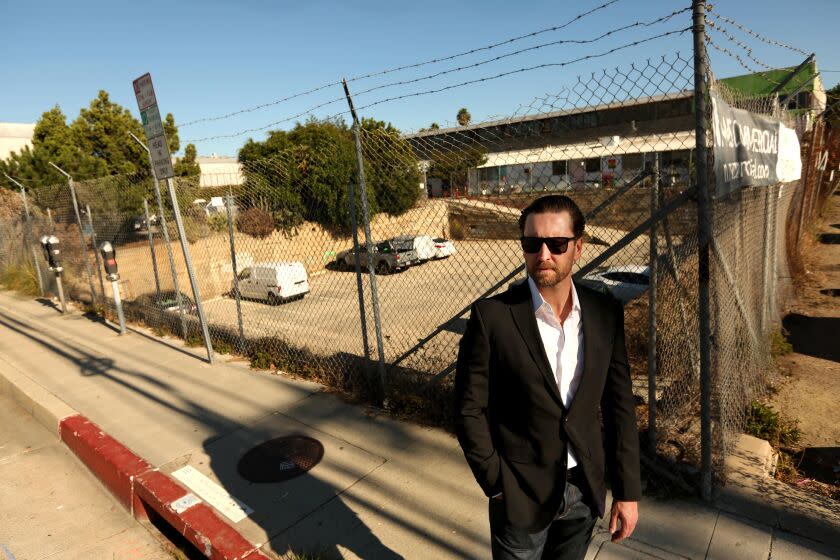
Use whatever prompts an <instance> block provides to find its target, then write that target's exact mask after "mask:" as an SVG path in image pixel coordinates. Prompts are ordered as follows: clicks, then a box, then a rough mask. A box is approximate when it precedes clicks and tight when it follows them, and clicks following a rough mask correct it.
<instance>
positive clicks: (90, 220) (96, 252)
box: [85, 204, 105, 302]
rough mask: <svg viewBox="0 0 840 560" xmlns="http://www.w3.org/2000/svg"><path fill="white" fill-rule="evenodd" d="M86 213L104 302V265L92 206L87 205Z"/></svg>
mask: <svg viewBox="0 0 840 560" xmlns="http://www.w3.org/2000/svg"><path fill="white" fill-rule="evenodd" d="M85 211H86V212H87V218H88V225H89V226H90V239H91V241H92V243H93V257H94V258H95V259H96V272H97V273H98V274H99V289H100V291H101V293H102V301H103V302H104V301H105V282H104V281H103V280H102V263H101V262H99V250H98V249H97V247H99V245H98V244H97V242H96V230H95V229H93V215H92V214H91V213H90V205H89V204H85Z"/></svg>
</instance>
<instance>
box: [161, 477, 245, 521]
mask: <svg viewBox="0 0 840 560" xmlns="http://www.w3.org/2000/svg"><path fill="white" fill-rule="evenodd" d="M172 476H173V477H175V478H177V479H178V480H180V481H181V482H183V483H184V484H185V485H186V486H187V487H188V488H189V489H190V490H192V491H193V492H195V493H196V494H198V495H199V496H201V498H202V499H203V500H204V501H205V502H207V503H208V504H210V505H211V506H213V507H214V508H216V509H217V510H219V512H221V513H222V514H223V515H224V516H225V517H227V518H228V519H230V520H231V521H233V522H234V523H239V522H240V521H242V520H243V519H245V518H246V517H248V516H249V515H251V514H252V513H254V510H253V509H251V508H250V507H248V506H247V505H246V504H245V503H243V502H241V501H240V500H238V499H236V498H235V497H234V496H232V495H231V494H230V493H228V491H227V490H225V489H224V488H222V487H221V486H220V485H218V484H216V483H215V482H213V481H212V480H210V479H209V478H207V477H206V476H205V475H203V474H201V473H200V472H198V471H197V470H195V469H194V468H193V467H191V466H190V465H187V466H186V467H183V468H181V469H178V470H177V471H175V472H173V473H172Z"/></svg>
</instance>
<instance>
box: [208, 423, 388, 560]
mask: <svg viewBox="0 0 840 560" xmlns="http://www.w3.org/2000/svg"><path fill="white" fill-rule="evenodd" d="M281 434H282V435H281ZM278 435H281V437H283V436H285V435H287V434H286V433H284V432H283V430H282V428H281V430H280V431H279V432H278V431H273V430H268V429H252V428H244V429H243V430H240V431H239V432H236V433H234V434H230V435H229V436H227V437H224V438H222V439H216V438H211V439H208V440H206V441H205V442H204V451H205V453H206V454H207V457H209V465H208V467H209V468H210V470H211V471H212V472H213V474H214V475H215V477H216V479H217V480H218V482H219V483H220V484H221V485H222V487H224V488H225V490H227V491H228V492H230V494H232V495H233V496H236V498H237V499H240V500H241V501H242V502H244V503H245V504H247V506H249V507H250V508H252V509H253V510H254V512H253V513H252V514H250V515H249V521H250V522H252V523H254V524H256V525H257V526H258V527H259V528H260V530H261V531H262V532H263V533H264V535H265V537H264V539H265V540H268V543H267V544H266V545H265V546H264V547H263V551H264V552H265V549H266V548H269V549H270V550H271V551H272V552H275V553H276V554H278V555H279V556H281V557H283V558H286V557H287V555H289V553H293V554H295V555H297V556H300V557H302V558H318V559H319V560H320V559H323V560H340V559H341V558H343V557H344V555H345V553H344V552H343V551H351V552H352V553H353V554H355V555H356V556H357V557H359V558H376V559H377V560H379V559H381V560H401V559H402V558H403V556H401V555H399V554H397V553H396V552H394V551H393V550H391V549H390V548H388V547H387V546H385V545H384V544H383V543H382V541H381V540H380V539H379V538H378V537H377V536H376V535H375V534H374V533H373V532H372V531H371V530H370V528H369V527H368V526H367V525H366V524H365V522H364V521H362V519H361V518H360V517H359V515H358V514H357V513H356V512H355V511H354V510H353V509H351V508H350V507H349V506H348V505H347V503H345V500H344V499H343V497H342V493H343V492H344V490H346V488H339V487H336V486H335V485H333V484H330V483H328V482H326V481H324V480H323V479H322V478H321V477H322V476H324V475H325V471H324V469H326V470H327V471H335V470H336V469H337V465H335V464H330V460H331V458H330V457H329V453H330V450H329V449H327V450H326V451H327V455H325V456H324V457H323V462H321V463H320V464H318V465H315V466H313V467H312V470H309V471H308V472H302V473H300V474H299V475H298V476H296V477H294V478H291V479H289V480H278V481H275V482H267V481H266V482H251V481H248V480H246V479H245V478H244V477H243V476H242V474H241V473H240V472H239V469H238V466H239V462H240V460H241V458H242V457H243V455H244V454H245V453H247V452H248V451H250V450H251V449H253V444H254V442H259V443H265V442H267V441H272V440H275V439H276V438H277V436H278ZM292 435H303V436H310V437H311V436H312V435H313V434H312V433H300V434H292ZM266 459H269V458H268V457H266ZM274 459H275V460H274V461H273V464H269V465H265V466H264V468H263V470H264V471H270V470H276V472H277V474H278V475H282V472H283V471H284V470H287V469H289V468H294V467H291V466H290V463H301V462H304V461H305V459H304V458H303V457H301V456H291V457H289V456H287V457H281V456H279V455H278V456H276V457H275V458H274ZM295 470H296V469H295ZM331 474H334V473H331ZM345 474H349V473H345ZM360 475H361V476H364V473H354V474H352V475H351V476H350V478H351V479H352V483H351V484H350V486H352V484H355V483H356V481H357V480H358V478H360V477H361V476H360ZM366 505H367V507H374V505H373V504H366ZM245 523H247V522H246V521H243V522H241V524H245ZM251 540H252V542H254V541H256V540H257V539H253V538H252V539H251ZM265 540H263V541H262V542H265ZM288 557H296V556H291V555H289V556H288Z"/></svg>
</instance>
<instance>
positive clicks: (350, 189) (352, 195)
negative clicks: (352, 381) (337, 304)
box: [344, 180, 370, 383]
mask: <svg viewBox="0 0 840 560" xmlns="http://www.w3.org/2000/svg"><path fill="white" fill-rule="evenodd" d="M347 199H348V201H349V203H350V229H351V231H352V232H353V265H354V266H353V269H354V272H355V273H356V292H357V294H358V296H359V319H360V321H361V323H362V347H363V348H364V353H365V373H366V374H367V373H368V372H369V370H370V342H368V333H367V317H366V314H365V294H364V288H363V287H362V266H361V262H360V260H359V231H358V226H357V224H356V188H355V184H354V183H353V181H352V180H351V181H350V182H349V183H348V184H347ZM368 260H370V259H368ZM347 381H348V380H347V379H345V380H344V382H345V383H346V382H347Z"/></svg>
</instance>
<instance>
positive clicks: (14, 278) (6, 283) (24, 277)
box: [0, 262, 40, 296]
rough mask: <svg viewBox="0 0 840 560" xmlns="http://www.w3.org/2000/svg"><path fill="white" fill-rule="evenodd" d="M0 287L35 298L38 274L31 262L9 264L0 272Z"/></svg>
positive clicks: (38, 289) (38, 291) (37, 289)
mask: <svg viewBox="0 0 840 560" xmlns="http://www.w3.org/2000/svg"><path fill="white" fill-rule="evenodd" d="M0 285H2V286H3V287H4V288H6V289H8V290H13V291H15V292H19V293H21V294H24V295H28V296H37V295H38V294H39V293H40V288H39V287H38V273H37V272H36V271H35V266H34V265H33V264H32V263H31V262H23V263H16V264H10V265H9V266H7V267H6V268H4V269H3V270H2V272H0Z"/></svg>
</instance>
